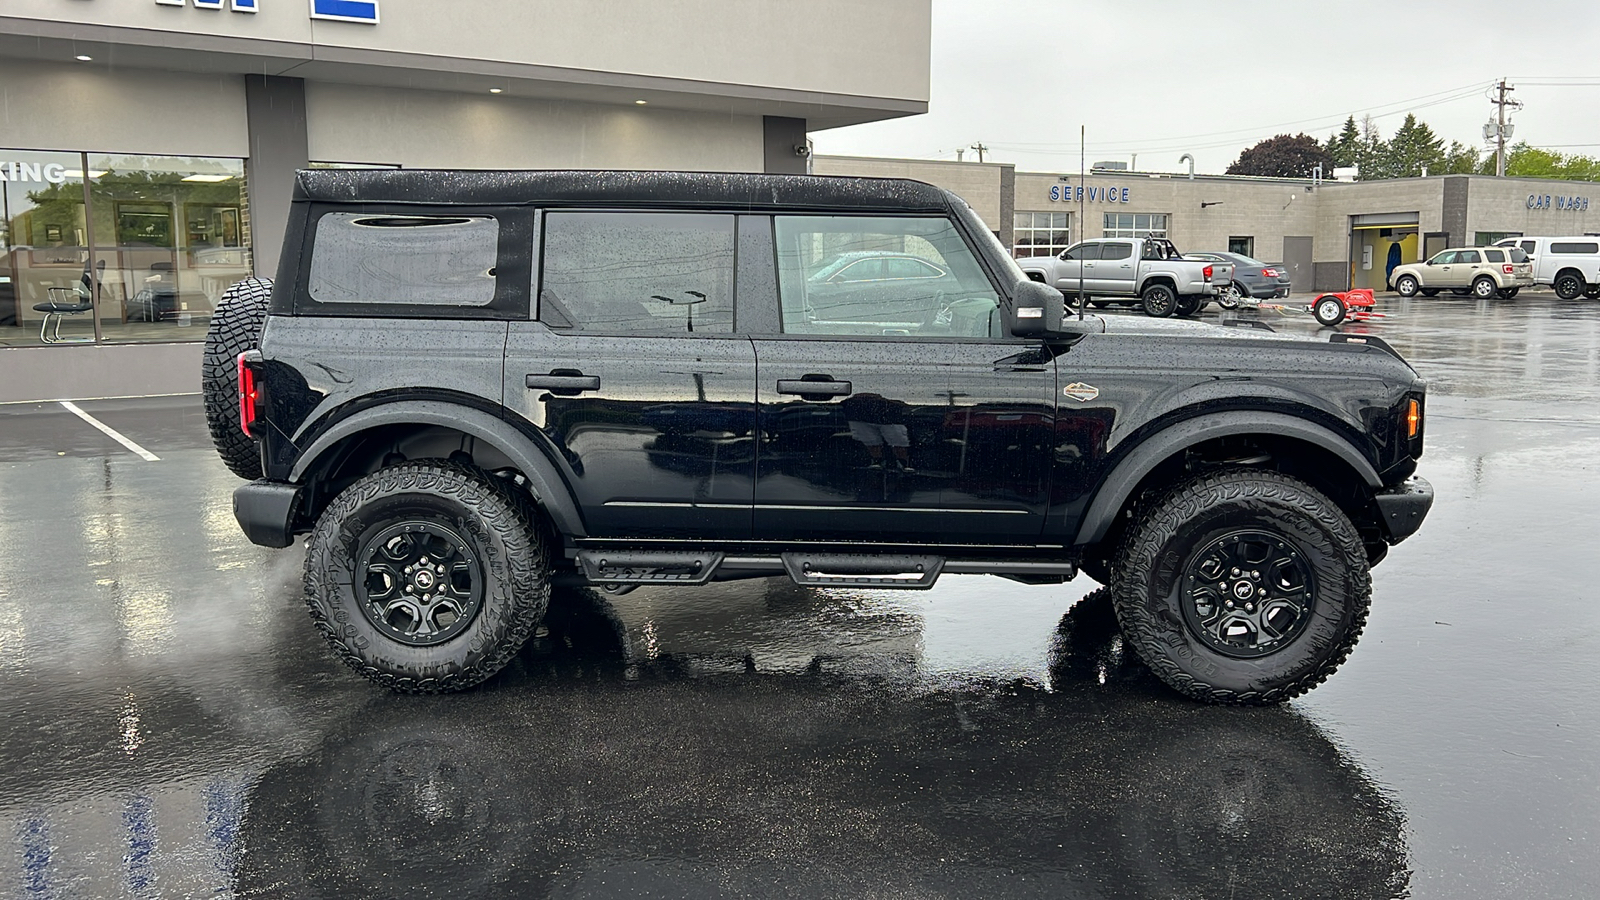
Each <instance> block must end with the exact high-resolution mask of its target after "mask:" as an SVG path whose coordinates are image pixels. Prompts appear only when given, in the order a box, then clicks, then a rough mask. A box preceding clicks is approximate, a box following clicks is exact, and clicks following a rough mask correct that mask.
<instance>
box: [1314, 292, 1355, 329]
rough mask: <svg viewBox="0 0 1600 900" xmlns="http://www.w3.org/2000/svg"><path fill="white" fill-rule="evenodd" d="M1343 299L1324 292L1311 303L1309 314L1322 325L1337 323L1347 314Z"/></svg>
mask: <svg viewBox="0 0 1600 900" xmlns="http://www.w3.org/2000/svg"><path fill="white" fill-rule="evenodd" d="M1349 312H1350V311H1349V310H1348V309H1347V308H1345V305H1344V301H1343V300H1340V299H1339V298H1338V297H1335V296H1333V295H1332V294H1324V295H1322V296H1321V297H1318V298H1317V299H1316V302H1314V303H1312V304H1311V314H1312V315H1313V316H1316V317H1317V321H1318V322H1319V323H1321V324H1323V325H1337V324H1339V323H1340V322H1343V321H1344V317H1345V316H1346V315H1348V314H1349Z"/></svg>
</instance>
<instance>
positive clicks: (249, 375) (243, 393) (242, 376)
mask: <svg viewBox="0 0 1600 900" xmlns="http://www.w3.org/2000/svg"><path fill="white" fill-rule="evenodd" d="M247 355H248V352H246V353H241V354H239V361H238V365H239V429H240V430H241V431H243V432H244V433H245V434H246V435H247V436H250V437H254V436H255V435H252V434H251V433H250V427H251V426H252V425H254V424H255V423H256V398H257V396H258V395H257V392H256V373H255V372H254V371H253V370H251V368H250V364H249V363H248V362H246V361H245V356H247Z"/></svg>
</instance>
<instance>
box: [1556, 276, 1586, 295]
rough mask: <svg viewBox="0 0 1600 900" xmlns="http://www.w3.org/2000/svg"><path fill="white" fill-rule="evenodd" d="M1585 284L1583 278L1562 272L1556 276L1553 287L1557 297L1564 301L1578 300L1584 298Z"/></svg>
mask: <svg viewBox="0 0 1600 900" xmlns="http://www.w3.org/2000/svg"><path fill="white" fill-rule="evenodd" d="M1587 286H1588V285H1586V284H1584V282H1583V278H1582V276H1579V275H1575V274H1573V273H1571V272H1561V273H1559V274H1557V275H1556V280H1555V283H1554V284H1552V285H1551V287H1553V288H1555V289H1556V296H1557V297H1560V298H1561V299H1562V300H1576V299H1578V298H1579V297H1581V296H1583V289H1584V288H1585V287H1587Z"/></svg>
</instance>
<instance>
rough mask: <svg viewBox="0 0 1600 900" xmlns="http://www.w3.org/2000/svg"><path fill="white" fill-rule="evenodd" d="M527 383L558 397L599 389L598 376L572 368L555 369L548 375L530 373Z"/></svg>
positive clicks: (573, 395)
mask: <svg viewBox="0 0 1600 900" xmlns="http://www.w3.org/2000/svg"><path fill="white" fill-rule="evenodd" d="M527 385H528V387H529V388H532V389H539V390H546V391H549V392H550V393H552V394H555V395H556V396H558V397H576V396H578V395H579V394H581V393H583V392H584V391H598V390H600V376H599V375H585V374H583V373H582V372H579V371H576V370H573V369H557V370H556V371H554V372H551V373H550V374H549V375H536V374H532V373H530V374H529V375H528V378H527Z"/></svg>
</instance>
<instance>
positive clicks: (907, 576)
mask: <svg viewBox="0 0 1600 900" xmlns="http://www.w3.org/2000/svg"><path fill="white" fill-rule="evenodd" d="M783 568H784V571H786V572H788V573H789V577H790V578H791V579H793V581H794V583H795V584H803V585H811V586H813V587H874V588H900V589H902V590H912V591H925V590H927V589H928V588H931V587H933V583H934V582H935V581H938V580H939V573H940V572H942V571H944V557H942V556H872V555H866V554H853V553H785V554H783Z"/></svg>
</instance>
